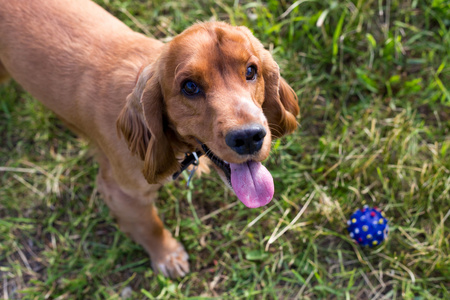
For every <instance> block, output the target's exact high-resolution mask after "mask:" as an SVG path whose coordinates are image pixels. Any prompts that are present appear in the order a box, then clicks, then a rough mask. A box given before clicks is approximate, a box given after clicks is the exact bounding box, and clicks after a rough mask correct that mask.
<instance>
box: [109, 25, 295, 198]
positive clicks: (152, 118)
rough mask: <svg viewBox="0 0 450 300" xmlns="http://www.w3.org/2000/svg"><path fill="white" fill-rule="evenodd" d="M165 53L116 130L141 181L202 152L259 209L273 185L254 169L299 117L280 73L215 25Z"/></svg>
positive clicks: (197, 28)
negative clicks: (139, 168)
mask: <svg viewBox="0 0 450 300" xmlns="http://www.w3.org/2000/svg"><path fill="white" fill-rule="evenodd" d="M164 47H165V49H164V51H163V52H162V54H161V55H160V57H159V58H158V59H157V61H156V62H155V63H154V64H152V65H150V66H147V67H146V68H145V69H144V70H143V71H142V72H141V74H140V76H139V78H138V81H137V84H136V87H135V89H134V90H133V92H132V93H131V94H130V95H129V96H128V99H127V104H126V105H125V107H124V109H123V110H122V112H121V114H120V116H119V119H118V122H117V125H118V129H119V131H120V132H121V133H122V135H123V136H124V137H125V139H126V140H127V142H128V145H129V148H130V150H131V151H132V152H133V153H136V154H138V155H139V156H140V157H141V158H142V159H143V160H144V162H145V166H144V170H143V173H144V176H145V177H146V179H147V181H148V182H149V183H158V182H161V181H163V180H165V179H166V178H167V177H169V176H170V175H172V174H173V173H175V172H176V171H178V170H179V168H180V162H179V160H177V158H176V155H177V154H178V153H179V152H185V151H193V150H199V149H203V151H204V152H206V155H207V156H208V157H209V158H210V159H211V160H212V161H213V162H214V167H215V169H216V170H217V171H218V172H219V175H220V176H221V177H222V179H223V180H224V182H225V183H227V184H229V185H230V186H231V187H232V188H233V190H234V191H235V193H236V195H237V196H238V198H239V199H240V200H241V201H242V202H243V203H244V204H245V205H247V206H249V207H258V206H261V205H265V204H266V203H268V202H269V201H270V200H271V199H272V196H273V179H272V177H271V175H270V173H269V172H268V171H267V169H265V167H263V166H262V165H261V163H260V162H261V161H263V160H264V159H266V158H267V157H268V155H269V152H270V147H271V141H272V139H274V138H279V137H281V136H283V135H285V134H288V133H290V132H292V131H294V130H295V129H296V127H297V121H296V118H295V116H296V115H297V114H298V113H299V107H298V103H297V96H296V95H295V93H294V91H293V90H292V88H291V87H289V85H288V84H287V83H286V81H285V80H284V79H283V78H281V77H280V73H279V68H278V65H277V64H276V63H275V61H274V60H273V58H272V56H271V55H270V53H269V52H268V51H267V50H265V49H264V47H263V46H262V44H261V43H260V42H259V41H258V40H257V39H256V38H255V37H254V36H253V35H252V34H251V32H250V31H249V30H248V29H247V28H245V27H233V26H230V25H228V24H225V23H220V22H215V23H202V24H197V25H194V26H192V27H190V28H189V29H187V30H186V31H184V32H183V33H181V34H180V35H178V36H177V37H175V38H174V39H173V40H172V41H171V42H169V43H168V44H167V45H165V46H164Z"/></svg>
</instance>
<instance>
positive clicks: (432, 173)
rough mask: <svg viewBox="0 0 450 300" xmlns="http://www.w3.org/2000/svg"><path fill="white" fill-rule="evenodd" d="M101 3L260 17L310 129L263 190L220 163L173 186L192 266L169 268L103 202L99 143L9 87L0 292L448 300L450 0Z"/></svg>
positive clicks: (3, 128) (20, 295)
mask: <svg viewBox="0 0 450 300" xmlns="http://www.w3.org/2000/svg"><path fill="white" fill-rule="evenodd" d="M97 2H98V3H99V4H100V5H102V6H103V7H105V8H106V9H107V10H108V11H110V12H111V13H112V14H114V15H115V16H117V17H118V18H120V19H121V20H122V21H124V22H125V23H126V24H127V25H129V26H130V27H132V28H133V29H135V30H136V31H140V32H143V33H145V34H147V35H149V36H152V37H155V38H158V39H162V40H164V41H170V39H171V37H173V36H175V35H176V34H178V33H180V32H181V31H183V30H184V29H185V28H187V27H188V26H189V25H190V24H193V23H195V22H197V21H200V20H201V21H208V20H223V21H227V22H230V23H231V24H235V25H245V26H247V27H249V28H250V29H251V30H252V31H253V33H254V34H255V36H256V37H258V38H259V39H260V40H261V41H262V43H263V44H264V45H265V46H266V48H267V49H270V51H271V52H272V53H273V56H274V57H275V59H276V61H277V62H278V63H279V65H280V69H281V73H282V75H283V77H284V78H285V79H286V80H287V81H288V82H289V83H290V84H291V86H292V87H293V88H294V90H295V91H296V93H297V94H298V96H299V104H300V108H301V117H300V118H299V128H298V130H297V131H296V132H295V133H294V134H293V135H291V136H288V137H286V138H283V139H281V140H278V141H276V142H274V144H273V151H272V154H271V156H270V158H269V159H268V160H267V161H266V163H265V164H266V166H267V167H268V169H269V170H270V171H271V173H272V175H273V177H274V179H275V198H274V200H273V201H272V202H271V203H270V204H269V205H268V206H266V207H263V208H258V209H248V208H246V207H245V206H244V205H243V204H241V203H240V202H239V201H238V200H237V198H236V197H235V196H234V195H233V194H232V192H231V191H229V190H228V189H226V188H225V187H224V185H223V184H222V182H221V180H220V179H219V177H218V176H217V174H215V173H214V172H212V173H211V174H209V175H204V176H202V177H201V178H196V179H194V180H193V182H192V184H191V186H190V187H189V188H186V187H185V185H186V179H187V176H184V177H182V178H180V179H179V180H177V181H175V182H172V183H170V184H168V185H166V186H164V187H163V188H162V190H161V193H160V199H159V200H158V202H157V205H158V207H159V208H160V214H161V216H162V218H163V219H164V221H165V224H166V225H167V227H168V228H169V229H170V230H171V231H172V232H173V233H174V235H175V236H177V238H178V239H179V240H181V241H182V243H183V244H184V245H185V247H186V249H187V251H188V252H189V257H190V263H191V270H192V272H191V273H190V274H189V275H187V276H186V277H185V278H183V279H180V280H171V279H167V278H164V277H162V276H160V275H155V273H154V272H153V271H152V270H151V268H150V261H149V258H148V257H147V255H146V253H145V252H144V250H143V249H142V248H141V247H140V246H138V245H137V244H135V243H133V242H132V241H131V240H129V239H128V238H127V237H126V236H125V235H124V234H123V233H121V232H120V231H119V230H118V228H117V225H116V224H115V222H114V220H113V219H112V218H111V217H110V216H109V212H108V208H107V207H106V205H105V204H104V203H103V201H102V199H101V196H100V195H99V194H98V193H97V190H96V185H95V176H96V173H97V169H98V166H97V164H96V163H95V161H94V160H93V158H92V156H91V153H90V152H89V148H88V146H87V144H86V143H85V142H83V141H82V140H80V139H78V138H77V137H76V136H75V135H73V134H72V133H71V132H70V131H68V130H67V129H65V127H64V126H63V125H62V123H61V122H59V121H58V119H57V118H56V117H55V116H54V115H53V114H52V113H51V112H49V111H48V110H47V109H45V108H44V107H43V106H42V105H41V104H39V103H38V102H37V101H35V100H33V99H32V97H31V96H30V95H29V94H27V93H26V92H25V91H24V90H23V89H22V88H21V87H20V86H18V85H17V84H16V83H14V82H13V81H11V82H9V83H7V84H4V85H2V86H0V297H3V299H121V298H123V299H125V298H126V297H129V298H130V299H147V298H150V299H153V298H157V299H177V298H189V297H191V298H195V299H203V298H215V299H295V298H300V299H450V257H449V255H450V4H449V2H448V1H444V0H434V1H417V0H407V1H399V0H384V1H383V0H378V1H373V0H366V1H363V0H357V1H356V0H353V1H332V0H325V1H319V0H300V1H296V2H294V1H284V0H281V1H275V0H269V1H238V0H236V1H231V0H214V1H211V0H202V1H187V0H178V1H162V0H155V1H144V0H97ZM118 63H120V62H118ZM364 205H369V206H378V207H379V208H380V209H382V210H383V211H384V213H385V215H386V217H387V219H388V222H389V226H390V232H389V238H388V240H387V241H386V242H385V243H383V244H381V245H380V246H378V247H374V248H362V247H360V246H358V245H357V244H355V243H354V242H353V241H352V240H351V238H350V237H349V235H348V233H347V230H346V227H347V224H346V221H347V219H348V218H349V216H350V215H351V214H352V213H353V212H354V211H355V210H356V209H359V208H362V207H363V206H364Z"/></svg>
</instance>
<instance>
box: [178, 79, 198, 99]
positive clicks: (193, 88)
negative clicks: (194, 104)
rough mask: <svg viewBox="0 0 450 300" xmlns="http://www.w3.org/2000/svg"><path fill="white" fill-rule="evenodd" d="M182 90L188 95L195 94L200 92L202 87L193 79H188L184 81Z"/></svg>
mask: <svg viewBox="0 0 450 300" xmlns="http://www.w3.org/2000/svg"><path fill="white" fill-rule="evenodd" d="M181 91H182V92H183V93H184V94H185V95H187V96H195V95H197V94H199V93H200V88H199V87H198V85H197V84H196V83H195V82H193V81H186V82H185V83H183V87H182V88H181Z"/></svg>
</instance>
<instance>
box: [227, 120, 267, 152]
mask: <svg viewBox="0 0 450 300" xmlns="http://www.w3.org/2000/svg"><path fill="white" fill-rule="evenodd" d="M265 136H266V130H265V129H264V127H262V126H261V125H251V126H249V127H245V128H242V129H238V130H233V131H230V132H229V133H228V134H227V135H226V136H225V142H226V143H227V145H228V146H229V147H230V148H231V149H233V150H234V151H235V152H236V153H238V154H241V155H245V154H254V153H256V152H258V151H259V150H260V149H261V147H262V144H263V141H264V137H265Z"/></svg>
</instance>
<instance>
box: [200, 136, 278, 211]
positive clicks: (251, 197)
mask: <svg viewBox="0 0 450 300" xmlns="http://www.w3.org/2000/svg"><path fill="white" fill-rule="evenodd" d="M201 146H202V149H203V151H204V152H205V154H206V156H207V157H208V158H209V159H210V160H211V161H212V162H213V163H214V164H215V165H216V166H217V167H219V168H220V169H221V170H222V171H223V173H224V174H225V177H226V179H227V180H228V183H229V184H230V185H231V187H232V189H233V191H234V192H235V194H236V196H237V197H238V198H239V200H241V202H242V203H244V205H245V206H247V207H250V208H255V207H260V206H264V205H266V204H267V203H269V202H270V201H271V200H272V197H273V193H274V184H273V178H272V175H271V174H270V172H269V171H268V170H267V169H266V167H264V166H263V165H262V164H261V163H260V162H255V161H251V160H250V161H247V162H244V163H242V164H233V163H229V162H226V161H224V160H222V159H220V158H219V157H218V156H217V155H215V154H214V153H213V152H212V151H211V150H210V149H209V148H208V147H207V146H206V145H205V144H203V143H201Z"/></svg>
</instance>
